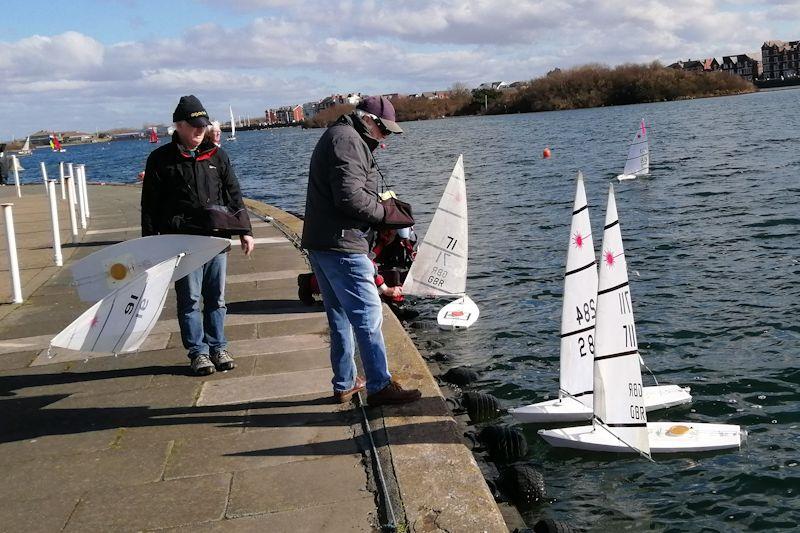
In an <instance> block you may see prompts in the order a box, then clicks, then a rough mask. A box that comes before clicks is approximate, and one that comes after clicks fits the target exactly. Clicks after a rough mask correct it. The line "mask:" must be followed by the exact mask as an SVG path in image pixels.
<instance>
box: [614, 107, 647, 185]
mask: <svg viewBox="0 0 800 533" xmlns="http://www.w3.org/2000/svg"><path fill="white" fill-rule="evenodd" d="M649 173H650V145H649V144H648V142H647V127H646V126H645V124H644V119H642V122H641V124H640V125H639V129H638V130H636V133H634V134H633V140H632V141H631V145H630V147H629V148H628V159H626V160H625V169H624V170H623V171H622V174H620V175H619V176H617V179H618V180H619V181H623V180H632V179H634V178H636V176H644V175H647V174H649Z"/></svg>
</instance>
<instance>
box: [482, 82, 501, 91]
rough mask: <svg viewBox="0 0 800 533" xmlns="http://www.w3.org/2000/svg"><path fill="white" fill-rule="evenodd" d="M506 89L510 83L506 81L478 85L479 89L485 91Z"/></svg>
mask: <svg viewBox="0 0 800 533" xmlns="http://www.w3.org/2000/svg"><path fill="white" fill-rule="evenodd" d="M506 87H508V83H506V82H504V81H487V82H486V83H481V84H480V85H478V89H483V90H490V89H494V90H500V89H504V88H506Z"/></svg>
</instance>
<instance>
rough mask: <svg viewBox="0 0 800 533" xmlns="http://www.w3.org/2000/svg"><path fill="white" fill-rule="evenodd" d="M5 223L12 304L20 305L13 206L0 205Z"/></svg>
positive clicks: (20, 288) (20, 290) (20, 293)
mask: <svg viewBox="0 0 800 533" xmlns="http://www.w3.org/2000/svg"><path fill="white" fill-rule="evenodd" d="M0 205H2V207H3V216H4V218H5V221H6V242H7V243H8V269H9V271H10V272H11V291H12V293H13V298H14V300H13V301H14V303H15V304H21V303H22V285H21V284H20V281H19V263H18V262H17V239H16V237H15V235H14V215H13V214H12V212H11V208H12V207H13V205H14V204H0Z"/></svg>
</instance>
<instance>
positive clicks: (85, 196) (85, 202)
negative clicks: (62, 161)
mask: <svg viewBox="0 0 800 533" xmlns="http://www.w3.org/2000/svg"><path fill="white" fill-rule="evenodd" d="M78 175H79V176H80V177H81V186H82V187H83V207H84V210H85V211H86V218H92V217H91V215H90V214H89V187H88V185H87V183H86V165H84V164H83V163H81V164H80V165H78Z"/></svg>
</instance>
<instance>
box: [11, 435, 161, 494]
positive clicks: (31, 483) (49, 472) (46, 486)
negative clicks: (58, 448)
mask: <svg viewBox="0 0 800 533" xmlns="http://www.w3.org/2000/svg"><path fill="white" fill-rule="evenodd" d="M167 451H168V445H167V444H165V443H157V444H152V445H142V446H140V447H137V448H136V449H130V450H128V449H124V450H123V449H117V448H110V449H107V450H101V451H96V452H87V453H80V454H65V455H57V456H45V457H38V458H36V459H31V460H28V461H18V462H12V463H6V464H4V465H3V483H2V484H0V498H2V499H3V501H5V502H9V501H24V500H32V499H39V498H42V497H44V496H50V495H73V494H75V495H80V494H82V493H83V492H85V491H87V490H100V489H108V488H113V487H132V486H135V485H142V484H145V483H152V482H155V481H158V480H159V479H161V475H162V473H163V470H164V463H165V461H166V457H167Z"/></svg>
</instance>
